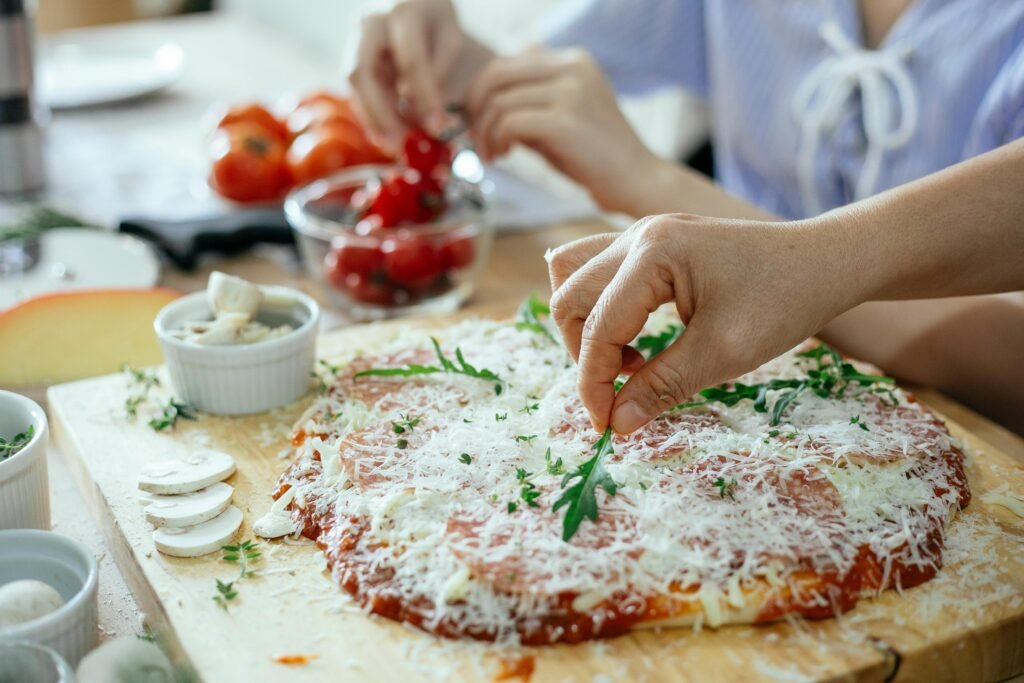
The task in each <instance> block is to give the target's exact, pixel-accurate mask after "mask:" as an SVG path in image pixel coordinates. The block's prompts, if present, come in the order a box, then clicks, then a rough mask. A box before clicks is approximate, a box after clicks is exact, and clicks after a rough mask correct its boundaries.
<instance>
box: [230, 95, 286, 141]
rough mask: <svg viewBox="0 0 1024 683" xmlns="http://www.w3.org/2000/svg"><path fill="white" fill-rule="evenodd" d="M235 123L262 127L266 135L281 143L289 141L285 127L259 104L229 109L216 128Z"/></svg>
mask: <svg viewBox="0 0 1024 683" xmlns="http://www.w3.org/2000/svg"><path fill="white" fill-rule="evenodd" d="M236 123H254V124H256V125H258V126H262V127H263V128H264V129H265V130H266V131H267V133H270V134H271V135H273V136H274V137H276V138H277V139H279V140H281V141H282V142H287V141H288V140H289V139H290V136H289V135H288V128H287V126H285V124H284V123H283V122H282V121H281V120H280V119H278V118H277V117H276V116H274V115H273V114H271V113H270V111H269V110H268V109H267V108H266V107H264V106H263V105H261V104H255V103H253V104H243V105H240V106H237V107H231V108H230V109H228V110H227V112H225V114H224V115H223V116H222V117H221V118H220V121H218V122H217V128H225V127H227V126H231V125H234V124H236Z"/></svg>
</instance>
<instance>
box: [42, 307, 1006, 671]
mask: <svg viewBox="0 0 1024 683" xmlns="http://www.w3.org/2000/svg"><path fill="white" fill-rule="evenodd" d="M407 324H408V323H407ZM395 330H396V326H395V325H394V324H378V325H370V326H363V327H355V328H349V329H347V330H343V331H340V332H337V333H333V334H330V335H327V336H325V337H323V338H322V339H321V340H320V348H319V353H320V355H321V356H324V357H328V358H338V357H342V356H345V355H347V354H351V353H353V352H355V351H357V350H358V349H361V348H362V349H368V348H372V347H374V346H376V345H379V343H380V342H381V341H382V340H384V339H385V338H387V337H389V336H390V335H393V334H394V332H395ZM165 383H166V382H165ZM127 394H128V388H127V383H126V380H125V379H124V377H122V376H109V377H101V378H97V379H92V380H86V381H82V382H75V383H72V384H65V385H61V386H57V387H54V388H52V389H51V390H50V392H49V402H50V414H51V421H52V428H53V432H54V435H55V438H56V439H57V441H58V443H59V445H60V448H61V450H62V452H63V453H64V454H65V457H67V458H68V460H69V461H70V464H71V466H72V469H73V471H74V472H75V475H76V477H77V479H78V482H79V485H80V487H81V488H82V491H83V493H84V494H85V496H86V498H87V500H88V502H89V505H90V506H91V508H92V511H93V513H94V515H95V516H96V518H97V521H98V522H99V523H100V526H101V528H102V529H103V530H104V533H105V535H106V536H107V542H108V546H109V547H110V549H111V552H112V553H113V554H114V555H115V559H116V561H117V563H118V565H119V566H120V568H121V570H122V571H123V572H124V575H125V578H126V580H127V582H128V585H129V586H130V587H131V589H132V591H133V593H134V594H135V597H136V599H137V600H138V602H139V604H140V606H141V607H142V609H143V610H144V611H145V613H146V614H147V616H148V620H149V623H150V624H151V626H152V627H153V628H154V629H155V630H156V631H157V632H158V634H159V635H160V637H162V638H165V639H166V643H167V645H168V646H169V647H170V648H171V649H172V651H174V652H175V653H176V654H177V656H178V657H179V658H181V659H182V661H186V662H188V663H190V664H191V665H192V666H193V667H194V668H195V670H196V671H197V672H198V673H199V675H200V676H201V678H202V679H203V680H205V681H207V683H221V682H225V681H247V682H248V683H256V682H260V681H268V682H270V681H273V683H279V682H280V681H281V680H288V681H298V682H303V681H328V680H330V681H396V682H401V683H410V682H412V681H421V680H422V681H432V680H439V681H487V680H491V679H492V677H493V676H494V675H495V674H496V673H497V672H498V671H499V670H500V669H501V664H500V663H499V660H500V659H501V658H503V657H521V656H523V655H529V656H532V657H533V658H534V661H535V665H536V671H535V673H534V675H533V677H532V679H531V680H532V681H535V682H536V683H540V682H542V681H554V682H561V681H594V682H595V683H611V682H612V681H652V682H653V681H702V682H703V681H750V680H788V681H793V680H840V679H841V680H852V681H890V680H896V681H929V682H933V681H998V680H1002V679H1004V678H1007V677H1009V676H1012V675H1014V674H1015V673H1019V672H1021V671H1024V519H1022V518H1020V517H1018V516H1016V515H1014V514H1013V513H1012V512H1010V511H1009V510H1008V509H1006V508H1003V507H999V506H996V505H990V504H988V503H986V502H984V500H983V498H984V496H985V494H987V493H988V492H990V491H991V490H992V489H993V488H997V487H1000V486H1002V485H1006V486H1008V488H1009V490H1011V491H1014V492H1016V493H1017V494H1024V465H1022V464H1021V463H1018V462H1016V461H1015V460H1014V459H1013V458H1011V457H1009V456H1008V455H1007V454H1005V453H1003V452H1001V451H999V450H997V449H995V448H994V447H992V446H990V445H989V444H988V443H987V442H985V441H982V440H981V439H980V438H978V437H976V436H975V435H973V434H971V433H970V432H968V431H967V430H965V429H964V428H963V427H961V426H960V425H958V424H956V423H953V422H951V421H949V420H947V422H948V424H949V427H950V429H951V431H952V432H953V433H954V434H955V435H956V436H958V437H959V438H961V439H963V440H964V443H965V446H966V450H967V452H968V454H969V463H968V464H969V466H968V476H969V479H970V483H971V489H972V491H973V494H974V498H973V501H972V502H971V504H970V506H969V508H968V509H967V510H966V511H965V512H964V513H963V514H962V515H961V516H960V517H959V519H958V520H957V521H956V522H955V524H954V527H953V530H952V533H951V536H950V539H949V542H948V548H947V561H946V566H945V567H944V568H943V570H942V571H941V572H940V573H939V575H938V577H937V578H936V579H934V580H933V581H931V582H928V583H927V584H925V585H923V586H920V587H917V588H913V589H910V590H907V591H905V592H904V593H903V594H902V595H900V594H897V593H896V592H893V591H890V592H888V593H886V594H884V595H882V596H881V597H879V598H877V599H873V600H866V601H863V602H862V603H861V604H860V605H859V606H858V607H857V608H856V609H855V610H853V611H851V612H849V613H847V614H845V615H843V616H842V617H841V618H839V619H835V620H828V621H820V622H809V621H798V620H794V621H792V622H786V623H780V624H774V625H768V626H756V627H755V626H740V627H726V628H721V629H719V630H717V631H713V630H707V629H705V630H703V631H700V632H694V631H693V630H690V629H677V630H654V631H645V632H640V633H636V634H634V635H629V636H624V637H619V638H615V639H611V640H606V641H598V642H593V643H587V644H583V645H578V646H554V647H548V648H527V649H525V650H521V651H519V652H516V653H512V652H508V651H503V650H501V649H499V648H496V647H494V646H492V645H488V644H484V643H477V642H463V641H446V640H443V639H438V638H435V637H433V636H430V635H427V634H424V633H421V632H419V631H415V630H412V629H409V628H406V627H403V626H402V625H399V624H396V623H393V622H390V621H386V620H383V619H379V618H376V617H368V616H365V615H363V614H361V613H359V611H358V610H357V609H355V608H354V606H353V605H352V604H351V603H350V602H349V601H348V600H347V599H345V598H344V597H343V596H342V594H341V591H340V590H339V589H338V588H337V587H336V586H335V585H333V584H332V583H331V581H330V580H329V577H328V575H327V574H325V573H324V572H323V571H322V569H323V561H322V556H320V554H319V552H318V551H317V549H316V548H315V546H314V545H313V544H312V543H309V542H305V541H302V542H288V543H285V542H263V543H261V545H262V547H263V550H264V555H263V558H262V559H261V560H260V561H259V562H258V564H256V565H254V566H256V567H258V568H259V569H260V570H261V572H260V575H259V576H257V577H253V578H250V579H246V580H244V581H242V582H240V583H239V584H238V592H239V595H238V598H237V599H236V600H235V601H234V602H233V603H232V604H231V607H230V609H229V610H227V611H225V610H223V609H221V608H219V607H218V606H217V604H216V603H215V602H214V600H213V597H214V595H216V590H215V580H216V579H222V580H230V579H232V578H234V575H235V573H236V572H237V568H236V567H235V565H232V564H229V563H227V562H224V561H222V560H220V559H219V554H212V555H208V556H205V557H201V558H195V559H178V558H172V557H166V556H163V555H161V554H159V553H158V552H156V551H155V550H154V548H153V542H152V540H151V534H152V527H151V526H150V525H149V524H148V523H147V522H146V521H145V519H144V517H143V510H142V508H143V506H142V504H141V502H140V498H139V496H138V492H137V489H136V477H137V474H138V471H139V470H140V469H141V468H142V467H143V466H144V465H146V464H148V463H152V462H156V461H159V460H163V459H166V458H173V457H178V456H183V455H187V454H188V453H189V452H190V451H193V450H195V449H198V448H217V449H220V450H224V451H227V452H229V453H232V454H233V455H234V456H235V457H236V459H237V461H238V472H237V473H236V474H235V475H234V476H233V477H232V478H231V479H230V480H229V483H230V484H232V485H233V486H234V487H235V498H234V504H235V505H237V506H238V507H239V508H240V509H241V510H242V511H243V512H244V514H245V524H244V526H243V528H242V530H241V532H240V536H239V538H252V537H253V536H252V531H251V523H252V522H253V521H254V520H256V519H257V518H258V517H259V516H261V515H262V514H263V513H264V512H265V511H266V510H267V509H268V508H269V505H270V502H271V499H270V492H271V490H272V487H273V484H274V482H275V481H276V480H277V477H278V475H279V474H280V472H281V471H282V470H283V469H284V468H285V466H286V463H287V460H286V459H283V457H282V455H287V454H288V453H289V451H288V450H287V449H288V433H289V431H290V428H291V425H292V423H293V421H294V420H295V419H296V418H297V417H298V416H299V415H300V414H301V412H302V411H303V409H304V407H305V406H306V404H307V403H308V401H309V400H310V399H306V400H305V401H300V402H299V403H297V404H295V405H293V406H290V407H287V408H285V409H282V410H278V411H274V412H273V413H269V414H264V415H257V416H252V417H244V418H218V417H210V416H204V417H202V418H201V419H200V420H199V421H198V422H181V423H180V424H179V425H178V426H177V427H175V429H174V431H173V432H170V433H156V432H153V431H152V430H151V429H150V428H149V427H147V426H146V425H145V424H144V423H143V422H138V423H136V422H133V421H131V420H129V419H128V418H127V417H126V416H125V414H124V409H123V408H124V400H125V398H126V396H127ZM291 654H307V655H315V656H316V659H314V660H312V661H310V662H309V663H308V664H304V665H291V666H288V665H284V664H279V663H276V662H275V661H273V658H274V657H275V656H276V655H291Z"/></svg>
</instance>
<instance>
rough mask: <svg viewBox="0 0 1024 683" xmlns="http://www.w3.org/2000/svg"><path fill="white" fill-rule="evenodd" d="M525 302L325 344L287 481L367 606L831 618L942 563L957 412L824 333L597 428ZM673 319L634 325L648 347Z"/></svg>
mask: <svg viewBox="0 0 1024 683" xmlns="http://www.w3.org/2000/svg"><path fill="white" fill-rule="evenodd" d="M542 310H543V307H541V306H540V305H539V304H537V303H536V302H533V303H532V304H531V305H529V306H527V308H526V309H525V318H524V319H523V320H521V321H520V322H518V323H505V322H491V321H467V322H462V323H459V324H455V325H453V326H450V327H447V328H444V329H440V330H435V331H433V332H429V333H428V332H424V331H417V330H412V329H407V330H404V331H403V332H402V333H401V334H400V335H398V336H397V337H396V338H395V339H393V341H391V342H390V343H388V344H386V345H382V346H380V347H378V348H376V349H373V350H370V351H364V352H363V353H362V354H361V355H356V356H354V357H353V358H350V359H347V360H346V361H345V362H342V363H339V364H337V365H332V364H328V363H324V364H323V374H322V382H321V394H320V396H319V398H318V399H317V400H316V401H315V403H314V404H313V405H312V407H311V408H310V410H309V411H308V412H307V413H306V414H305V415H304V416H303V418H302V419H301V420H300V422H299V423H298V425H297V426H296V429H295V432H294V434H293V443H294V444H295V446H296V454H295V458H294V460H293V462H292V463H291V465H290V466H289V467H288V469H287V470H286V471H285V472H284V473H283V474H282V476H281V478H280V481H279V483H278V486H277V489H276V491H275V492H274V498H275V499H276V500H277V503H276V507H277V508H278V509H283V510H285V512H286V514H290V515H291V516H292V518H293V519H294V520H295V522H296V523H297V527H298V528H299V529H301V533H302V534H304V535H305V536H307V537H309V538H310V539H312V540H314V541H316V543H317V544H318V545H319V546H320V548H321V549H322V550H323V552H324V555H325V556H326V558H327V561H328V565H329V567H330V570H331V572H332V575H333V578H334V580H335V581H336V582H337V583H338V584H339V585H340V586H341V588H342V589H343V590H345V591H347V592H348V593H349V594H351V596H352V597H353V598H354V599H355V601H357V603H358V604H359V605H361V606H362V607H363V608H364V609H365V610H366V611H368V612H372V613H376V614H378V615H381V616H384V617H388V618H391V619H396V620H401V621H405V622H409V623H410V624H413V625H415V626H417V627H419V628H422V629H424V630H427V631H430V632H433V633H437V634H441V635H445V636H451V637H468V638H479V639H488V640H502V641H516V642H521V643H526V644H542V643H555V642H578V641H582V640H586V639H590V638H600V637H608V636H614V635H618V634H621V633H624V632H627V631H629V630H630V629H634V628H644V627H653V626H670V625H671V626H675V625H700V624H703V625H707V626H712V627H714V626H719V625H722V624H728V623H739V622H742V623H753V622H767V621H772V620H776V619H779V618H782V617H784V616H786V615H790V614H793V615H803V616H805V617H810V618H825V617H830V616H833V615H835V614H838V613H840V612H843V611H845V610H848V609H850V608H851V607H853V606H854V604H856V602H857V601H858V600H859V599H861V598H865V597H869V596H873V595H876V594H878V593H879V592H881V591H883V590H885V589H888V588H891V587H896V588H909V587H911V586H914V585H916V584H920V583H922V582H924V581H927V580H928V579H929V578H930V577H932V576H933V575H934V574H935V572H936V571H937V570H938V569H939V568H940V566H941V564H942V548H943V540H944V536H945V532H946V528H947V526H948V525H949V524H950V523H951V521H952V520H953V518H954V516H955V514H956V512H957V511H958V510H959V509H961V508H963V507H964V506H965V505H967V503H968V501H969V499H970V490H969V488H968V486H967V480H966V477H965V474H964V456H963V453H962V451H961V450H960V448H959V447H958V444H957V441H956V440H955V439H953V438H952V437H951V436H950V434H949V433H948V432H947V430H946V428H945V426H944V425H943V423H942V422H941V421H940V420H939V419H937V418H936V416H935V415H934V414H933V413H931V412H930V411H929V410H928V409H927V408H926V407H925V406H923V405H921V404H920V403H918V402H917V401H916V400H915V399H914V398H913V396H911V395H910V394H908V393H907V392H905V391H903V390H901V389H899V388H897V387H895V386H894V385H893V384H892V382H891V380H888V379H887V378H884V377H881V376H879V375H877V374H875V371H874V369H873V368H870V367H868V366H865V365H863V364H860V363H856V362H852V361H850V360H848V359H845V358H843V357H841V356H840V355H839V354H838V353H836V352H834V351H833V350H832V349H830V348H828V347H826V346H824V345H821V344H819V343H818V342H815V341H814V340H809V341H808V342H806V343H805V344H803V345H801V346H800V347H798V348H796V349H794V350H792V351H790V352H789V353H786V354H784V355H783V356H781V357H779V358H777V359H775V360H773V361H771V362H769V363H767V364H766V365H764V366H763V367H761V368H759V369H758V370H756V371H755V372H752V373H750V374H749V375H746V376H744V377H741V378H738V379H737V380H735V381H734V382H730V383H728V384H725V385H722V386H720V387H713V388H709V389H706V390H704V391H702V392H700V394H698V395H696V396H694V397H693V399H692V400H691V401H689V402H687V403H685V404H683V405H681V406H679V407H677V408H676V409H673V410H670V411H668V412H666V413H665V414H663V415H661V416H660V417H658V418H657V419H655V420H654V421H653V422H651V423H650V424H648V425H647V426H646V427H644V428H643V429H641V430H639V431H638V432H636V433H634V434H631V435H629V436H617V435H615V436H613V435H612V434H610V433H606V434H604V435H602V434H598V433H596V432H595V431H594V429H593V428H592V427H591V425H590V422H589V420H588V419H587V414H586V411H585V409H584V407H583V405H582V404H581V402H580V399H579V397H578V395H577V393H576V381H577V369H576V366H575V365H574V363H573V362H572V361H571V359H570V358H569V356H568V355H567V353H566V351H565V349H564V348H563V347H562V345H561V344H560V343H559V341H558V338H557V335H556V334H555V333H554V332H553V330H552V329H551V328H550V327H549V326H548V325H547V324H546V322H545V321H544V320H543V317H542V315H540V313H542ZM680 329H681V328H680V326H678V325H668V326H667V327H666V328H664V329H660V330H653V331H652V332H651V333H650V334H647V335H645V336H642V337H640V338H639V339H638V340H637V346H638V348H639V349H640V350H641V351H643V352H644V353H646V354H647V355H648V356H650V355H653V354H655V353H657V352H658V351H659V350H660V349H662V348H664V347H665V345H667V344H668V343H670V342H671V341H672V340H673V339H674V338H675V336H676V335H678V333H679V331H680Z"/></svg>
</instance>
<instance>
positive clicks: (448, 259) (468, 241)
mask: <svg viewBox="0 0 1024 683" xmlns="http://www.w3.org/2000/svg"><path fill="white" fill-rule="evenodd" d="M439 251H440V255H441V267H442V268H444V269H445V270H459V269H462V268H465V267H467V266H469V265H471V264H472V263H473V259H474V258H475V257H476V244H475V243H474V242H473V238H472V237H456V238H455V239H453V240H449V241H447V242H445V243H444V244H442V245H441V249H440V250H439Z"/></svg>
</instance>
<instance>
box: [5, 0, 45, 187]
mask: <svg viewBox="0 0 1024 683" xmlns="http://www.w3.org/2000/svg"><path fill="white" fill-rule="evenodd" d="M41 120H42V110H41V108H40V107H39V106H38V103H37V102H36V101H35V90H34V81H33V61H32V32H31V30H30V29H29V22H28V17H27V15H26V12H25V4H24V1H23V0H0V194H23V193H29V192H32V191H34V190H39V189H41V188H42V186H43V183H44V181H45V174H44V170H43V132H42V126H41V125H40V121H41Z"/></svg>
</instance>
